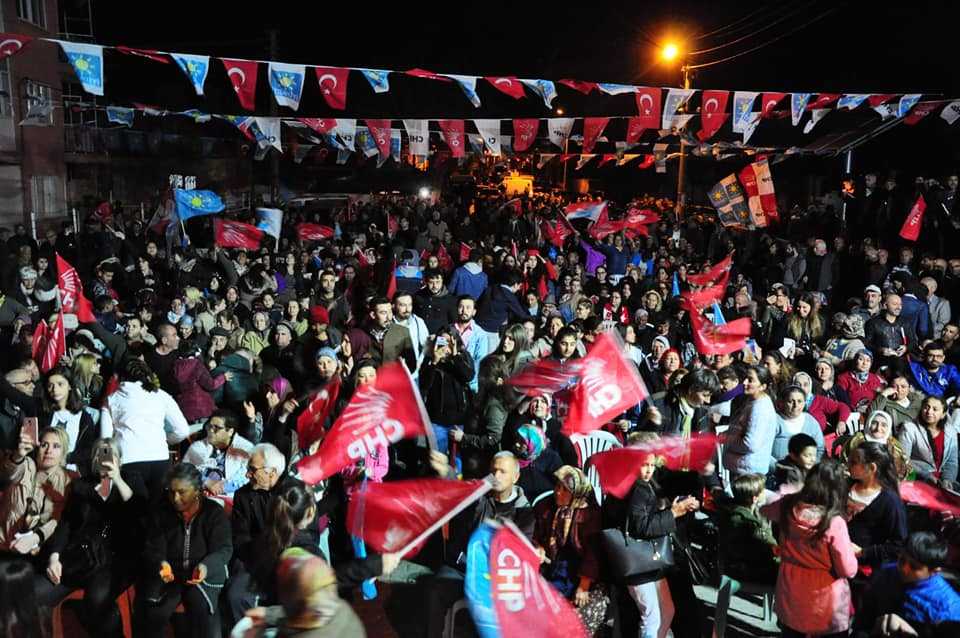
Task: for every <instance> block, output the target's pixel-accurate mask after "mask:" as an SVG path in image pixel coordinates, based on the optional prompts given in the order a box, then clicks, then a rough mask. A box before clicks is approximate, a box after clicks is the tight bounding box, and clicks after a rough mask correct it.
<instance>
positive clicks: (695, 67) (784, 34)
mask: <svg viewBox="0 0 960 638" xmlns="http://www.w3.org/2000/svg"><path fill="white" fill-rule="evenodd" d="M842 6H843V5H842V4H841V5H839V6H836V7H833V8H832V9H827V10H826V11H824V12H823V13H821V14H820V15H818V16H816V17H815V18H813V19H811V20H808V21H807V22H804V23H803V24H801V25H800V26H798V27H794V28H793V29H791V30H789V31H787V32H786V33H781V34H780V35H778V36H777V37H775V38H773V39H771V40H767V41H766V42H764V43H763V44H758V45H757V46H755V47H753V48H750V49H747V50H746V51H741V52H740V53H734V54H733V55H731V56H728V57H726V58H723V59H721V60H713V61H712V62H704V63H703V64H692V65H689V66H688V67H687V68H688V69H690V70H693V69H703V68H705V67H708V66H713V65H715V64H723V63H724V62H729V61H730V60H735V59H736V58H739V57H740V56H742V55H747V54H748V53H753V52H754V51H758V50H759V49H762V48H763V47H765V46H767V45H770V44H773V43H774V42H778V41H779V40H782V39H783V38H785V37H787V36H789V35H793V34H794V33H796V32H797V31H799V30H801V29H803V28H805V27H808V26H810V25H811V24H813V23H814V22H816V21H818V20H822V19H823V18H825V17H827V16H828V15H830V14H831V13H833V12H835V11H837V10H838V9H840V8H841V7H842Z"/></svg>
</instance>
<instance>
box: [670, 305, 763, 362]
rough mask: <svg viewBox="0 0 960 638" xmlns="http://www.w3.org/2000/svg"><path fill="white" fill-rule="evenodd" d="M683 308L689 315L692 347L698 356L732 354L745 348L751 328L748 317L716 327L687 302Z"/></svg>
mask: <svg viewBox="0 0 960 638" xmlns="http://www.w3.org/2000/svg"><path fill="white" fill-rule="evenodd" d="M683 307H684V309H685V310H686V311H687V313H689V315H690V326H691V327H692V328H693V345H695V346H696V348H697V352H699V353H700V354H732V353H734V352H738V351H740V350H743V349H744V348H745V347H746V345H747V338H748V337H749V336H750V332H751V330H752V327H753V326H752V324H751V321H750V318H749V317H743V318H741V319H735V320H733V321H730V322H727V323H725V324H723V325H720V326H718V325H716V324H714V323H713V322H711V321H709V320H708V319H706V318H705V317H703V316H702V315H701V314H700V312H699V311H698V310H697V309H696V308H694V307H693V306H692V305H691V304H690V303H689V302H686V301H685V302H684V304H683Z"/></svg>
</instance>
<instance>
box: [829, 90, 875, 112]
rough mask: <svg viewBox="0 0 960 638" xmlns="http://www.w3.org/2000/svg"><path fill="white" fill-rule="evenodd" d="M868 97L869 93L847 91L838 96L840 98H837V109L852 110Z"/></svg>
mask: <svg viewBox="0 0 960 638" xmlns="http://www.w3.org/2000/svg"><path fill="white" fill-rule="evenodd" d="M868 97H870V94H869V93H847V94H845V95H842V96H840V99H839V100H837V108H838V109H849V110H851V111H852V110H853V109H855V108H857V107H858V106H860V105H861V104H863V101H864V100H866V99H867V98H868Z"/></svg>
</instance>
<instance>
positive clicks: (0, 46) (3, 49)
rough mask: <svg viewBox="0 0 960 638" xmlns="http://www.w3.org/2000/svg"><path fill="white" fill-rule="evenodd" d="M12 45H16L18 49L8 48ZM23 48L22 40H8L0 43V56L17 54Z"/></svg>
mask: <svg viewBox="0 0 960 638" xmlns="http://www.w3.org/2000/svg"><path fill="white" fill-rule="evenodd" d="M10 44H14V45H16V48H15V49H14V48H11V47H9V46H7V45H10ZM22 48H23V42H21V41H20V40H13V39H7V40H4V41H3V42H0V54H4V55H13V54H14V53H16V52H17V51H19V50H20V49H22ZM8 51H9V53H8Z"/></svg>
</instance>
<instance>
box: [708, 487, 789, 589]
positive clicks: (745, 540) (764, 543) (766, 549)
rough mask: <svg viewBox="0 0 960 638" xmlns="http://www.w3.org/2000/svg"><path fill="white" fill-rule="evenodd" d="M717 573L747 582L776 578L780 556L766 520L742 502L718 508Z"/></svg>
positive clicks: (760, 581) (771, 530)
mask: <svg viewBox="0 0 960 638" xmlns="http://www.w3.org/2000/svg"><path fill="white" fill-rule="evenodd" d="M718 540H719V542H720V568H721V573H723V574H725V575H727V576H730V577H731V578H735V579H737V580H740V581H745V582H750V583H771V582H774V581H775V580H776V577H777V570H778V568H779V564H780V560H779V559H778V558H777V557H776V556H775V555H774V548H775V547H776V546H777V539H776V538H774V536H773V529H772V528H771V526H770V522H769V521H768V520H767V519H765V518H764V517H762V516H761V515H760V513H759V512H757V511H755V510H753V509H751V508H749V507H745V506H743V505H730V506H729V507H728V508H726V509H725V510H724V511H723V512H722V516H721V519H720V529H719V539H718Z"/></svg>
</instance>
